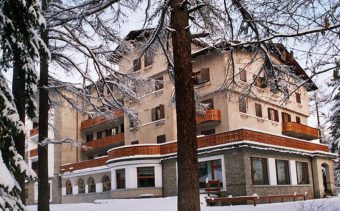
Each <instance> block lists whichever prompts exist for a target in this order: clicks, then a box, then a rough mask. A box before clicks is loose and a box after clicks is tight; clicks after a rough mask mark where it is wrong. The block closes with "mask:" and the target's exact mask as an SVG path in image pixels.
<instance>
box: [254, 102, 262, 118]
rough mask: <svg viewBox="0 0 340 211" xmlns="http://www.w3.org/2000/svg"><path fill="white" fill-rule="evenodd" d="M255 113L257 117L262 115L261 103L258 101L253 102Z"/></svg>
mask: <svg viewBox="0 0 340 211" xmlns="http://www.w3.org/2000/svg"><path fill="white" fill-rule="evenodd" d="M255 113H256V116H257V117H261V118H262V117H263V116H262V105H261V104H258V103H255Z"/></svg>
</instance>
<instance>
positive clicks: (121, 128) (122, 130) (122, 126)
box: [120, 124, 124, 133]
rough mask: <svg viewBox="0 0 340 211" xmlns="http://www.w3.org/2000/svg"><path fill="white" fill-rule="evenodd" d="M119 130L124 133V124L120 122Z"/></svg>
mask: <svg viewBox="0 0 340 211" xmlns="http://www.w3.org/2000/svg"><path fill="white" fill-rule="evenodd" d="M120 132H121V133H124V124H121V125H120Z"/></svg>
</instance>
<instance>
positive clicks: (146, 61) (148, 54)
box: [144, 51, 153, 67]
mask: <svg viewBox="0 0 340 211" xmlns="http://www.w3.org/2000/svg"><path fill="white" fill-rule="evenodd" d="M152 62H153V58H152V53H151V51H146V52H145V54H144V67H147V66H149V65H151V64H152Z"/></svg>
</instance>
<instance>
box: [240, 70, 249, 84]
mask: <svg viewBox="0 0 340 211" xmlns="http://www.w3.org/2000/svg"><path fill="white" fill-rule="evenodd" d="M239 74H240V80H241V81H244V82H247V71H246V70H245V69H242V68H240V73H239Z"/></svg>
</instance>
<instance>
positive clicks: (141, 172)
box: [137, 167, 155, 188]
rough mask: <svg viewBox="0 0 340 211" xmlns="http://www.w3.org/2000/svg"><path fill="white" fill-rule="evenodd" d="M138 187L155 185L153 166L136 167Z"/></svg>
mask: <svg viewBox="0 0 340 211" xmlns="http://www.w3.org/2000/svg"><path fill="white" fill-rule="evenodd" d="M137 181H138V187H139V188H143V187H155V168H154V167H138V168H137Z"/></svg>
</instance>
